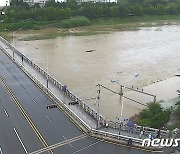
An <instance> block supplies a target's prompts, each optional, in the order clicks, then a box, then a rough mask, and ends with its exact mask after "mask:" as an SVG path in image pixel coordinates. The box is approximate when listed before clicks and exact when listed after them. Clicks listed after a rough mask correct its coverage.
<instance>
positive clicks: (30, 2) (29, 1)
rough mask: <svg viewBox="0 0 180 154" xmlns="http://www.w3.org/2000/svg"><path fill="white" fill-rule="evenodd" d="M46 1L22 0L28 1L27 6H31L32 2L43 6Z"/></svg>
mask: <svg viewBox="0 0 180 154" xmlns="http://www.w3.org/2000/svg"><path fill="white" fill-rule="evenodd" d="M46 1H48V0H23V2H25V3H28V4H29V6H33V5H34V4H39V6H40V7H43V6H44V4H45V3H46Z"/></svg>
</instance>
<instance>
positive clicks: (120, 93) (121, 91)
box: [111, 80, 124, 118]
mask: <svg viewBox="0 0 180 154" xmlns="http://www.w3.org/2000/svg"><path fill="white" fill-rule="evenodd" d="M111 82H112V83H117V84H118V85H119V86H120V92H119V96H120V103H121V112H120V116H121V118H122V116H123V107H124V103H123V101H122V96H123V90H122V88H123V85H121V84H120V83H119V82H118V81H116V80H111Z"/></svg>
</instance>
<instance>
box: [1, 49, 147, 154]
mask: <svg viewBox="0 0 180 154" xmlns="http://www.w3.org/2000/svg"><path fill="white" fill-rule="evenodd" d="M0 76H2V77H3V78H4V80H5V81H6V83H7V85H8V87H9V88H10V90H11V91H12V92H13V93H14V95H15V96H16V98H17V100H18V102H19V103H20V104H21V106H22V107H23V112H25V113H26V115H27V116H28V117H29V118H30V122H29V121H27V120H26V119H25V117H24V115H23V114H22V113H21V112H20V110H19V108H18V107H17V105H16V104H15V103H14V102H13V100H12V99H11V97H10V94H8V92H7V91H6V89H5V88H3V85H2V83H1V84H0V87H1V88H0V90H1V91H2V92H1V95H0V99H1V101H0V104H1V106H0V153H1V150H2V151H3V153H5V154H6V153H7V154H12V153H13V154H16V153H17V154H21V153H22V154H23V153H25V151H26V150H24V148H23V145H24V147H26V149H27V151H28V152H33V151H35V150H37V149H41V148H43V147H44V146H43V144H42V140H44V141H45V143H47V144H48V145H52V144H55V143H59V142H64V141H66V140H68V139H71V138H74V137H77V136H80V135H82V134H83V133H82V132H81V131H80V130H79V129H78V128H77V127H76V126H75V125H74V124H73V123H72V122H71V121H70V120H69V119H68V118H67V117H66V116H65V115H64V114H63V113H62V112H61V111H60V110H58V109H57V108H55V109H46V105H48V104H52V103H51V101H50V100H49V99H48V98H47V97H46V96H45V95H44V94H43V93H42V92H41V91H40V90H39V89H38V88H37V87H36V86H35V85H34V84H33V83H32V82H31V80H30V79H29V78H28V77H27V76H26V75H25V74H24V73H23V72H22V71H21V70H20V69H19V68H18V67H17V66H16V65H15V64H14V63H13V62H12V61H11V60H10V59H9V58H8V57H7V56H6V55H5V54H4V53H2V52H1V51H0ZM4 109H6V110H7V112H8V114H9V117H7V116H6V114H5V112H3V111H4ZM31 122H32V123H33V125H34V126H35V127H36V129H37V131H38V132H39V133H38V134H37V133H35V132H36V131H34V130H33V129H32V128H31V127H30V124H29V123H31ZM31 125H32V124H31ZM14 128H15V129H14ZM17 132H18V133H17ZM18 136H20V138H21V141H22V142H23V145H22V143H21V141H20V140H19V139H18ZM40 138H41V139H40ZM42 138H43V139H42ZM11 146H12V147H13V148H10V147H11ZM16 150H17V151H16ZM53 153H55V154H75V153H78V154H84V153H86V154H92V153H93V154H109V153H113V154H119V153H123V154H131V153H132V154H136V153H137V154H146V153H150V152H146V151H142V150H139V149H131V148H128V147H125V146H117V145H113V144H109V143H105V142H103V141H97V140H95V139H91V138H88V137H85V138H83V139H79V140H76V141H74V142H72V143H68V144H64V145H63V144H62V145H61V146H59V147H58V148H56V149H54V150H53Z"/></svg>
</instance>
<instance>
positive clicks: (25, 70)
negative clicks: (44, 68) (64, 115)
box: [1, 48, 91, 131]
mask: <svg viewBox="0 0 180 154" xmlns="http://www.w3.org/2000/svg"><path fill="white" fill-rule="evenodd" d="M1 49H2V50H3V52H4V53H5V54H6V55H8V57H9V58H11V59H12V60H13V58H12V56H11V55H10V54H9V53H8V52H6V50H5V49H3V48H1ZM14 62H15V63H16V64H17V66H18V67H19V68H20V69H21V70H22V71H23V72H24V73H25V74H26V75H27V76H28V77H29V78H30V79H31V80H32V81H33V82H34V83H35V84H36V85H38V86H39V87H40V88H41V89H42V90H43V91H45V92H46V93H48V95H50V96H51V98H52V100H54V102H58V105H60V106H61V108H62V109H63V110H64V111H66V112H68V114H69V115H70V116H71V117H73V118H74V119H75V120H76V121H78V122H79V123H80V124H82V125H83V126H84V127H85V128H86V129H87V130H88V131H91V128H90V127H89V126H88V125H87V124H86V123H85V122H84V121H83V120H82V119H80V118H79V117H78V116H77V115H76V114H75V113H74V112H73V111H72V110H71V109H70V108H68V107H67V106H66V105H65V104H64V103H63V102H62V101H61V100H60V99H59V98H58V97H57V96H55V95H54V94H53V93H52V92H51V91H50V90H49V89H47V88H46V87H45V86H44V85H43V84H41V82H40V81H39V80H38V79H37V78H35V77H34V76H33V75H32V74H31V73H29V71H28V70H27V69H26V68H25V67H24V66H23V65H22V64H21V63H19V62H18V61H14Z"/></svg>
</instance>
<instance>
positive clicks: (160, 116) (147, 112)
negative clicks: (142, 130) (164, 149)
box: [136, 103, 171, 128]
mask: <svg viewBox="0 0 180 154" xmlns="http://www.w3.org/2000/svg"><path fill="white" fill-rule="evenodd" d="M170 114H171V111H170V110H163V109H162V108H161V105H160V104H159V103H150V104H149V105H148V107H147V109H144V110H143V111H142V112H140V114H139V119H137V121H136V122H137V124H139V125H142V126H148V127H153V128H161V127H163V126H164V125H165V124H166V123H167V122H168V121H169V119H170Z"/></svg>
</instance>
